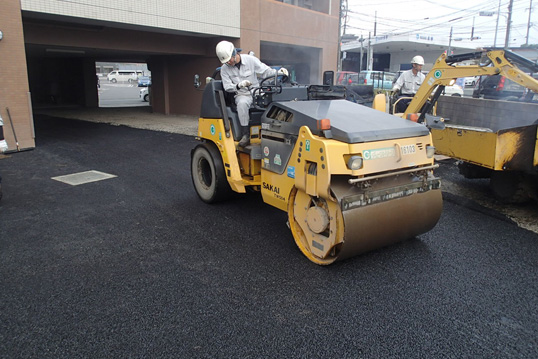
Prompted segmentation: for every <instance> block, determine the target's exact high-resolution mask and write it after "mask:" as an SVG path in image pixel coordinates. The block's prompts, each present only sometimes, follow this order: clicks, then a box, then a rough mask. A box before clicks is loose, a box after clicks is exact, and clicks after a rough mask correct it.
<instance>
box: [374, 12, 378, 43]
mask: <svg viewBox="0 0 538 359" xmlns="http://www.w3.org/2000/svg"><path fill="white" fill-rule="evenodd" d="M376 36H377V11H376V12H375V20H374V37H376Z"/></svg>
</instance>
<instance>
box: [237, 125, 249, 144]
mask: <svg viewBox="0 0 538 359" xmlns="http://www.w3.org/2000/svg"><path fill="white" fill-rule="evenodd" d="M241 127H242V130H243V131H242V132H243V137H241V140H240V141H239V146H240V147H246V146H248V145H249V144H250V127H248V126H241Z"/></svg>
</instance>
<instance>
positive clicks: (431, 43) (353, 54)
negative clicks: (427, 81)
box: [342, 33, 477, 72]
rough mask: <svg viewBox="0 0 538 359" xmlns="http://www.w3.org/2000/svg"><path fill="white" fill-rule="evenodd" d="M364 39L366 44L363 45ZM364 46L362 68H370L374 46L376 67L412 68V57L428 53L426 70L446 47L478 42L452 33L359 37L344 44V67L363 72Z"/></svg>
mask: <svg viewBox="0 0 538 359" xmlns="http://www.w3.org/2000/svg"><path fill="white" fill-rule="evenodd" d="M361 43H362V46H361ZM361 47H362V53H363V58H362V60H363V61H362V70H366V69H367V63H368V48H370V49H371V55H370V57H371V63H372V70H376V71H391V72H396V71H400V70H408V69H410V68H411V64H410V62H411V59H412V58H413V56H415V55H421V56H422V57H424V62H425V64H424V71H428V70H430V69H431V68H432V66H433V63H434V62H435V60H436V59H437V58H438V57H439V56H441V54H442V53H443V52H445V51H447V52H449V51H450V53H452V54H462V53H466V52H473V51H475V49H476V48H477V44H476V42H473V41H469V40H460V39H452V40H451V39H450V38H449V37H439V36H432V35H429V34H422V33H414V34H409V35H399V36H389V35H387V36H376V37H372V38H371V39H370V40H369V39H367V38H366V39H364V38H363V39H362V41H361V40H360V39H356V40H352V41H349V42H346V43H344V44H342V52H345V53H346V55H345V59H344V60H342V70H343V71H355V72H359V71H360V70H361V69H360V58H361V55H360V54H361Z"/></svg>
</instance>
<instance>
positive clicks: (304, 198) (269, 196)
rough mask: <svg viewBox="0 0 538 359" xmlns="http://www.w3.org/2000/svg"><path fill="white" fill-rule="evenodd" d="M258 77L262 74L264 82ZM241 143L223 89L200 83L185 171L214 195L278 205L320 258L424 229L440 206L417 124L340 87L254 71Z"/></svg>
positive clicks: (206, 197)
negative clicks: (255, 196)
mask: <svg viewBox="0 0 538 359" xmlns="http://www.w3.org/2000/svg"><path fill="white" fill-rule="evenodd" d="M266 80H267V81H266ZM252 95H253V97H254V98H253V106H252V108H251V109H250V144H249V145H248V146H245V147H240V146H239V140H240V138H241V135H242V133H241V127H240V123H239V118H238V115H237V112H236V110H235V109H234V103H233V102H234V101H233V97H232V98H230V96H229V94H227V93H226V92H225V91H224V89H223V87H222V83H221V81H219V80H211V81H209V82H208V83H207V84H206V87H205V89H204V92H203V96H202V106H201V112H200V118H199V123H198V133H197V137H196V139H197V140H198V141H199V143H198V144H197V145H196V146H195V147H194V148H193V149H192V151H191V174H192V182H193V185H194V188H195V190H196V192H197V194H198V196H199V197H200V199H201V200H202V201H204V202H206V203H215V202H217V201H222V200H226V199H230V198H232V197H233V196H232V195H234V196H236V193H246V192H247V191H251V190H254V191H257V192H259V193H260V194H261V198H262V199H263V201H264V202H265V203H267V204H269V205H271V206H274V207H276V208H279V209H281V210H282V211H285V212H287V217H288V222H287V224H288V226H289V228H290V229H291V234H292V236H293V238H294V240H295V242H296V244H297V246H298V247H299V249H300V250H301V252H302V253H303V254H304V255H305V256H306V257H307V258H308V259H309V260H310V261H312V262H314V263H316V264H319V265H328V264H331V263H333V262H335V261H339V260H342V259H345V258H349V257H352V256H355V255H358V254H360V253H364V252H367V251H370V250H373V249H377V248H380V247H384V246H388V245H390V244H392V243H395V242H398V241H402V240H405V239H409V238H413V237H415V236H418V235H420V234H423V233H426V232H428V231H429V230H431V229H432V228H433V227H434V226H435V225H436V223H437V221H438V220H439V217H440V215H441V211H442V195H441V189H440V179H439V178H438V177H436V176H435V175H434V169H435V168H436V166H438V165H436V164H435V163H434V152H435V148H434V147H433V143H432V137H431V135H430V132H429V130H428V128H426V127H425V126H424V125H421V124H417V123H414V122H411V121H407V120H404V119H402V118H399V117H397V116H393V115H390V114H387V113H384V112H381V111H376V110H374V109H373V108H370V107H367V106H363V105H360V104H358V103H356V102H353V101H348V100H346V88H345V87H342V86H333V85H297V84H292V85H290V84H282V83H280V82H279V81H278V78H273V79H269V80H268V79H264V80H262V81H261V83H260V87H259V88H257V89H255V90H253V91H252Z"/></svg>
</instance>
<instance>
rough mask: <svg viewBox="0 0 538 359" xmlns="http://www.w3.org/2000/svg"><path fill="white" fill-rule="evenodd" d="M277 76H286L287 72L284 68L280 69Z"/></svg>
mask: <svg viewBox="0 0 538 359" xmlns="http://www.w3.org/2000/svg"><path fill="white" fill-rule="evenodd" d="M276 74H277V75H284V76H288V70H286V69H285V68H283V67H281V68H280V69H279V70H278V71H277V73H276Z"/></svg>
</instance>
